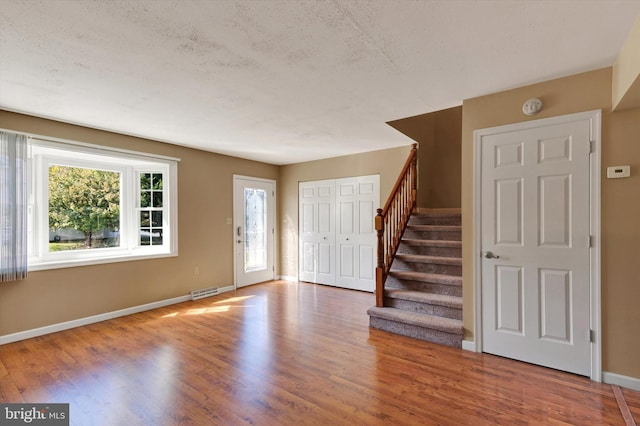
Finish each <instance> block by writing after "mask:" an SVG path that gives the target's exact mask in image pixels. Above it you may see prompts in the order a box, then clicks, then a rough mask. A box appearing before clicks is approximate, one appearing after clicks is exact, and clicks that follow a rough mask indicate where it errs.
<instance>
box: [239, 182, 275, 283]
mask: <svg viewBox="0 0 640 426" xmlns="http://www.w3.org/2000/svg"><path fill="white" fill-rule="evenodd" d="M274 214H275V182H274V181H272V180H266V179H259V178H250V177H244V176H234V177H233V216H234V221H233V241H234V247H235V282H236V287H242V286H246V285H250V284H256V283H259V282H264V281H269V280H272V279H274V277H275V269H274V241H275V240H274V238H275V229H274Z"/></svg>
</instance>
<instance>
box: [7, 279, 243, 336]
mask: <svg viewBox="0 0 640 426" xmlns="http://www.w3.org/2000/svg"><path fill="white" fill-rule="evenodd" d="M231 290H233V286H227V287H221V288H219V289H218V294H221V293H225V292H227V291H231ZM189 300H191V295H186V296H178V297H174V298H172V299H165V300H159V301H157V302H152V303H147V304H144V305H138V306H132V307H130V308H126V309H120V310H119V311H113V312H105V313H104V314H99V315H93V316H90V317H85V318H79V319H76V320H71V321H66V322H61V323H58V324H52V325H47V326H44V327H40V328H34V329H31V330H25V331H20V332H17V333H12V334H5V335H4V336H0V345H4V344H7V343H12V342H17V341H20V340H25V339H30V338H32V337H38V336H43V335H45V334H50V333H56V332H58V331H63V330H68V329H70V328H75V327H80V326H83V325H88V324H93V323H96V322H100V321H106V320H110V319H113V318H118V317H123V316H126V315H131V314H137V313H138V312H144V311H149V310H151V309H156V308H162V307H163V306H169V305H174V304H176V303H182V302H187V301H189Z"/></svg>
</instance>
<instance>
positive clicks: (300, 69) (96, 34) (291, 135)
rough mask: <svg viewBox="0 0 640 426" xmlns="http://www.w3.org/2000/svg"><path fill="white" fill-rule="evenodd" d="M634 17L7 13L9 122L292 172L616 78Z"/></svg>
mask: <svg viewBox="0 0 640 426" xmlns="http://www.w3.org/2000/svg"><path fill="white" fill-rule="evenodd" d="M639 13H640V0H626V1H616V0H599V1H589V0H582V1H577V0H554V1H545V0H535V1H528V0H519V1H509V0H502V1H462V0H460V1H438V0H435V1H408V0H384V1H383V0H379V1H357V0H348V1H338V0H335V1H329V0H327V1H309V0H298V1H269V0H265V1H223V0H220V1H215V0H210V1H193V0H173V1H162V0H159V1H154V0H151V1H150V0H136V1H133V0H131V1H104V0H102V1H100V0H96V1H88V0H71V1H68V0H55V1H54V0H48V1H31V0H0V108H4V109H7V110H11V111H18V112H24V113H27V114H32V115H36V116H42V117H48V118H53V119H56V120H60V121H65V122H71V123H77V124H82V125H86V126H90V127H95V128H100V129H106V130H112V131H116V132H120V133H125V134H130V135H136V136H142V137H147V138H151V139H155V140H160V141H165V142H170V143H175V144H179V145H185V146H190V147H195V148H200V149H205V150H209V151H214V152H219V153H223V154H229V155H234V156H238V157H242V158H249V159H255V160H260V161H266V162H269V163H273V164H288V163H295V162H300V161H307V160H313V159H319V158H326V157H333V156H339V155H345V154H352V153H357V152H364V151H372V150H377V149H382V148H388V147H393V146H400V145H406V144H408V143H409V142H411V141H410V140H409V139H408V138H407V137H406V136H404V135H402V134H400V133H399V132H397V131H396V130H394V129H392V128H391V127H389V126H388V125H386V124H385V123H386V122H387V121H391V120H396V119H400V118H404V117H408V116H413V115H418V114H423V113H427V112H431V111H435V110H439V109H444V108H448V107H451V106H455V105H459V104H461V103H462V100H463V99H467V98H471V97H475V96H479V95H484V94H487V93H491V92H496V91H500V90H504V89H508V88H512V87H517V86H521V85H524V84H529V83H534V82H538V81H543V80H547V79H550V78H554V77H560V76H565V75H570V74H574V73H577V72H582V71H588V70H592V69H597V68H601V67H606V66H610V65H611V64H612V63H613V61H614V60H615V58H616V56H617V54H618V51H619V49H620V47H621V46H622V43H623V42H624V40H625V38H626V36H627V34H628V32H629V30H630V28H631V26H632V24H633V22H634V20H635V19H636V17H637V16H638V15H639ZM523 101H524V100H523ZM0 127H1V123H0Z"/></svg>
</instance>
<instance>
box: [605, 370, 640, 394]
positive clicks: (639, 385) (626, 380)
mask: <svg viewBox="0 0 640 426" xmlns="http://www.w3.org/2000/svg"><path fill="white" fill-rule="evenodd" d="M602 381H603V382H605V383H608V384H610V385H618V386H622V387H623V388H628V389H633V390H635V391H640V379H637V378H635V377H629V376H623V375H621V374H616V373H609V372H608V371H603V372H602Z"/></svg>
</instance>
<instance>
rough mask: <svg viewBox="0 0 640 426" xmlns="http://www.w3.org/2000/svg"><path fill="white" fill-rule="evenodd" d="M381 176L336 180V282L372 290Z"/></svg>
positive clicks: (343, 285)
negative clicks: (375, 222)
mask: <svg viewBox="0 0 640 426" xmlns="http://www.w3.org/2000/svg"><path fill="white" fill-rule="evenodd" d="M379 187H380V176H379V175H371V176H362V177H357V178H345V179H337V180H336V256H337V257H336V285H337V286H339V287H345V288H350V289H354V290H364V291H374V290H375V287H376V282H375V266H376V245H377V237H376V231H375V227H374V220H375V216H376V209H377V208H378V206H379V205H380V190H379Z"/></svg>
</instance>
